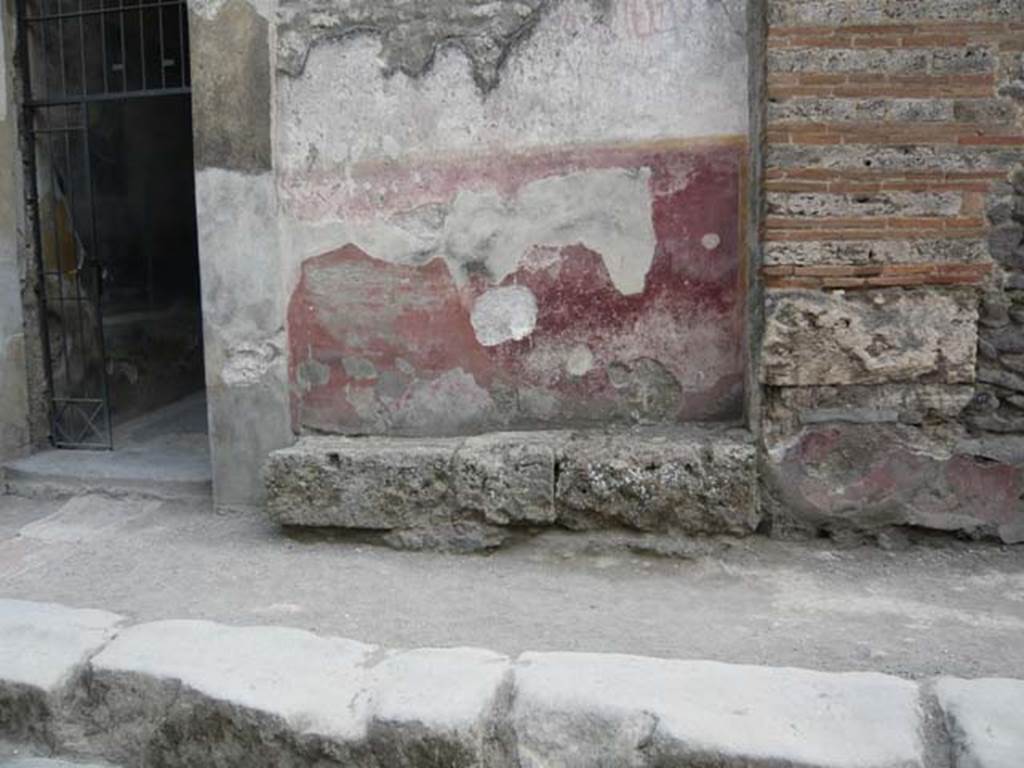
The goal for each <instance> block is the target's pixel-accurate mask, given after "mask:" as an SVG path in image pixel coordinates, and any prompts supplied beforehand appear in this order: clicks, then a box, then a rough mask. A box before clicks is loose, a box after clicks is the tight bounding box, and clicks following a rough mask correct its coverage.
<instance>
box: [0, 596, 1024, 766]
mask: <svg viewBox="0 0 1024 768" xmlns="http://www.w3.org/2000/svg"><path fill="white" fill-rule="evenodd" d="M1022 711H1024V681H1020V680H1010V679H982V680H963V679H959V678H939V679H931V680H924V681H917V682H915V681H909V680H905V679H901V678H898V677H893V676H889V675H884V674H878V673H873V672H855V673H825V672H817V671H813V670H807V669H797V668H782V667H759V666H745V665H733V664H722V663H718V662H705V661H682V660H673V659H655V658H644V657H638V656H623V655H603V654H588V653H524V654H522V655H520V656H518V657H517V658H510V657H508V656H504V655H502V654H499V653H494V652H492V651H488V650H482V649H477V648H421V649H415V650H389V649H385V648H380V647H378V646H373V645H367V644H364V643H360V642H357V641H354V640H347V639H343V638H338V637H325V636H319V635H316V634H313V633H310V632H306V631H303V630H299V629H290V628H285V627H233V626H226V625H223V624H216V623H212V622H207V621H158V622H152V623H144V624H136V625H131V624H130V623H129V622H128V621H127V620H126V619H125V618H124V617H122V616H118V615H115V614H112V613H107V612H104V611H96V610H77V609H71V608H65V607H62V606H59V605H54V604H47V603H33V602H22V601H12V600H0V713H3V715H4V716H3V717H0V738H3V739H8V740H10V741H11V742H17V743H19V744H23V745H27V747H28V749H29V750H30V751H34V752H36V753H37V754H40V753H42V754H45V755H46V756H49V757H54V756H60V757H61V758H66V759H73V760H79V761H92V762H107V761H109V762H112V763H114V764H118V765H133V766H135V765H161V766H203V765H224V766H229V765H231V766H233V765H237V766H282V765H288V766H306V765H309V766H312V765H317V766H329V765H339V766H341V765H344V766H349V767H351V768H358V767H359V766H372V767H373V768H382V767H383V766H387V767H388V768H402V767H403V766H408V767H409V768H420V767H421V766H423V767H431V768H432V767H434V766H436V767H437V768H441V767H442V766H444V768H458V767H460V766H467V767H468V766H494V767H495V768H532V767H533V766H597V765H608V766H612V765H614V766H627V765H628V766H655V765H657V766H697V765H715V766H720V767H721V768H733V767H735V768H740V767H741V766H742V767H744V768H775V767H776V766H781V765H794V766H795V765H799V766H801V767H802V768H895V767H896V766H899V767H900V768H940V767H941V768H966V766H976V767H978V768H1013V767H1018V766H1020V765H1022V764H1024V728H1021V723H1020V713H1021V712H1022ZM951 757H952V762H951V761H950V760H951ZM2 759H3V758H2V757H0V760H2ZM22 759H23V758H22Z"/></svg>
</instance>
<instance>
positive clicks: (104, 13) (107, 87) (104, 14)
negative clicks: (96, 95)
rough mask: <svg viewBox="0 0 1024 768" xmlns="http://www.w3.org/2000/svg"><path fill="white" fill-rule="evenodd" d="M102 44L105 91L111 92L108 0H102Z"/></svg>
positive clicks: (101, 58) (101, 59)
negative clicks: (108, 57) (108, 66)
mask: <svg viewBox="0 0 1024 768" xmlns="http://www.w3.org/2000/svg"><path fill="white" fill-rule="evenodd" d="M99 20H100V45H101V46H102V53H101V55H100V64H101V65H102V66H103V93H104V94H108V93H110V82H109V78H108V77H107V0H100V15H99Z"/></svg>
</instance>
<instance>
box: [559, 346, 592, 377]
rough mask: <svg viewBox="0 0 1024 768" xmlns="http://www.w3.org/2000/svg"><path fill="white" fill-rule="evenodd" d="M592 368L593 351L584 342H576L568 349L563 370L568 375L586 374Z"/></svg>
mask: <svg viewBox="0 0 1024 768" xmlns="http://www.w3.org/2000/svg"><path fill="white" fill-rule="evenodd" d="M593 368H594V353H593V352H591V351H590V347H588V346H587V345H586V344H577V345H576V346H575V347H573V348H572V349H571V350H570V351H569V356H568V357H567V358H566V360H565V370H566V371H567V372H568V373H569V375H570V376H586V375H587V374H588V373H590V371H591V370H593Z"/></svg>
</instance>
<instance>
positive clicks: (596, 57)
mask: <svg viewBox="0 0 1024 768" xmlns="http://www.w3.org/2000/svg"><path fill="white" fill-rule="evenodd" d="M191 11H192V14H191V25H192V32H193V56H192V60H193V71H194V112H195V131H196V158H197V207H198V212H199V240H200V254H201V261H202V277H203V294H204V315H205V340H206V344H207V347H206V349H207V352H206V367H207V385H208V391H209V398H210V416H211V428H212V440H213V449H214V478H215V487H216V495H217V500H218V503H220V504H227V505H236V504H237V505H247V504H252V503H255V502H259V501H260V500H261V496H260V489H261V483H260V479H259V472H260V467H261V465H262V463H263V461H264V459H265V458H266V456H267V454H268V453H269V451H270V449H272V448H276V447H279V446H282V445H286V444H288V443H289V442H291V441H293V440H294V439H295V437H296V435H299V434H320V433H346V434H367V433H373V434H405V435H423V434H430V435H436V434H467V433H476V432H480V431H487V430H494V429H502V428H520V427H527V428H530V427H563V426H575V425H594V424H606V423H609V422H619V423H627V424H635V423H678V422H681V421H687V420H694V419H699V420H706V419H714V420H732V421H735V420H738V419H740V418H741V417H742V415H743V398H744V394H745V390H746V386H745V382H744V376H745V373H746V364H745V360H744V355H745V354H746V346H745V333H744V322H745V317H744V315H745V311H744V282H745V280H744V275H743V267H744V247H745V234H744V227H743V222H744V219H743V210H744V205H745V200H744V199H743V193H742V190H743V188H744V186H743V185H744V179H745V175H746V128H747V102H746V96H745V87H746V82H747V55H746V43H745V34H744V33H745V16H744V12H743V11H744V3H743V2H742V0H716V2H713V3H709V4H704V3H698V2H685V3H649V2H646V0H527V2H504V1H503V2H497V3H488V4H484V5H480V4H479V3H475V2H454V3H452V2H423V3H397V2H354V3H347V4H342V5H339V4H337V3H320V2H316V1H315V0H287V2H282V3H280V5H277V4H275V3H264V2H252V3H250V2H247V1H246V0H224V1H223V2H221V1H220V0H195V1H194V2H193V3H192V4H191ZM695 104H700V109H696V108H694V105H695Z"/></svg>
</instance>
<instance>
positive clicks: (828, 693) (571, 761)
mask: <svg viewBox="0 0 1024 768" xmlns="http://www.w3.org/2000/svg"><path fill="white" fill-rule="evenodd" d="M512 724H513V728H514V730H515V734H516V741H517V743H518V745H519V754H520V757H521V758H524V757H525V761H524V762H523V765H524V766H530V768H539V767H540V766H546V765H559V766H567V767H569V766H572V767H573V768H577V767H578V768H583V767H584V766H593V765H615V766H619V765H622V766H657V765H694V766H697V765H702V766H703V765H708V766H710V765H714V766H722V768H740V767H741V766H742V767H743V768H768V767H769V766H780V765H801V766H816V767H817V768H826V766H827V767H829V768H840V767H843V768H890V767H891V766H906V767H907V768H911V767H915V768H917V767H922V766H924V764H925V754H924V748H923V746H922V744H921V741H920V738H919V736H918V730H919V729H920V728H921V725H922V722H921V714H920V711H919V709H918V704H917V687H916V686H915V685H913V684H912V683H908V682H904V681H901V680H895V679H893V678H890V677H886V676H884V675H876V674H864V673H860V674H846V675H829V674H823V673H820V672H811V671H807V670H801V669H766V668H758V667H743V666H731V665H725V664H716V663H713V662H701V661H694V662H687V661H673V660H655V659H645V658H639V657H633V656H601V655H596V654H569V653H528V654H524V655H523V656H522V657H521V659H520V661H519V663H518V664H517V668H516V698H515V701H514V703H513V706H512Z"/></svg>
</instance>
